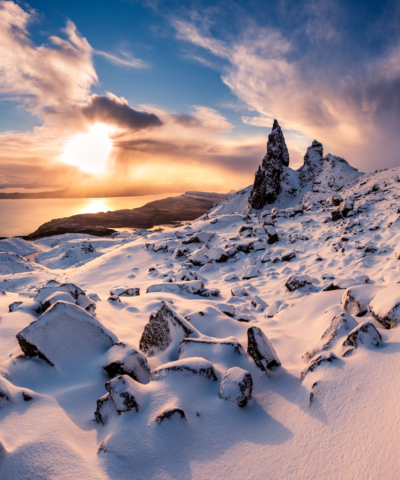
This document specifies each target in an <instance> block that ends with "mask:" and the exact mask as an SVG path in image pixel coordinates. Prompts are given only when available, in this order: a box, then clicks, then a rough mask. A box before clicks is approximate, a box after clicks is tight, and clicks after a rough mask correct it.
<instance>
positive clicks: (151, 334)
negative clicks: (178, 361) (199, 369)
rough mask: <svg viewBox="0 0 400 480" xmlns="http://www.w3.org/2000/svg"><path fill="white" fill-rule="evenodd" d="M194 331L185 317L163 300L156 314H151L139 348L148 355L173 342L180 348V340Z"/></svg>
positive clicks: (164, 348)
mask: <svg viewBox="0 0 400 480" xmlns="http://www.w3.org/2000/svg"><path fill="white" fill-rule="evenodd" d="M193 331H194V330H193V329H192V327H191V325H190V324H189V323H188V322H187V321H186V320H185V319H184V318H183V317H181V316H180V315H178V314H177V313H176V312H175V311H174V310H173V309H172V308H171V307H170V306H169V305H168V304H167V303H165V302H163V305H162V307H161V308H160V310H159V311H158V312H157V313H156V314H155V315H151V317H150V320H149V322H148V323H147V324H146V326H145V327H144V331H143V334H142V337H141V339H140V343H139V349H140V350H141V351H142V352H144V353H145V354H146V355H147V356H148V357H151V356H153V355H157V353H158V352H162V351H165V350H167V348H168V347H169V346H170V345H172V344H173V343H177V345H176V349H178V348H179V347H178V346H179V342H180V341H181V340H183V339H184V338H186V337H188V336H189V335H191V334H192V333H193ZM177 353H178V352H177ZM176 358H177V355H176Z"/></svg>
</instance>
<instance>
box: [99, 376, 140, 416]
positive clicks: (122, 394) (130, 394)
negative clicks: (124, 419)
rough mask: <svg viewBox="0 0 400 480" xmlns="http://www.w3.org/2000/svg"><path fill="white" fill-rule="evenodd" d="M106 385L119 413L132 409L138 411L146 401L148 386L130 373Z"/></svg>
mask: <svg viewBox="0 0 400 480" xmlns="http://www.w3.org/2000/svg"><path fill="white" fill-rule="evenodd" d="M105 386H106V389H107V391H108V393H109V394H110V397H111V400H112V402H113V404H114V407H115V409H116V411H117V413H118V414H121V413H123V412H130V411H131V410H134V411H136V412H138V411H139V409H140V408H141V407H142V406H143V405H144V404H145V402H146V397H147V391H146V387H145V386H144V385H142V384H140V383H138V382H136V381H135V380H133V379H132V378H131V377H128V375H121V376H119V377H115V378H113V379H112V380H109V381H108V382H107V383H106V385H105Z"/></svg>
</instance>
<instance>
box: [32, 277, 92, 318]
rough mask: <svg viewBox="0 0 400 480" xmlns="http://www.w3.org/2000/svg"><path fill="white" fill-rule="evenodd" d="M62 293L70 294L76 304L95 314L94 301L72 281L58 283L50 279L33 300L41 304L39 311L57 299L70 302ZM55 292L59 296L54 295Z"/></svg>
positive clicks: (42, 310)
mask: <svg viewBox="0 0 400 480" xmlns="http://www.w3.org/2000/svg"><path fill="white" fill-rule="evenodd" d="M62 293H66V294H68V295H70V296H71V297H72V298H73V300H74V301H75V303H76V305H79V306H80V307H82V308H83V309H84V310H86V311H87V312H89V313H90V314H91V315H95V310H96V303H95V302H94V300H92V299H91V298H90V297H88V296H87V295H86V293H85V292H84V291H83V290H82V289H81V288H80V287H78V285H75V284H74V283H60V282H57V281H56V280H50V281H49V282H47V283H46V285H45V286H44V287H42V288H40V289H39V291H38V293H37V294H36V296H35V301H36V302H38V303H40V304H41V313H43V312H44V311H45V310H46V309H47V308H49V306H51V305H53V304H54V303H56V302H57V301H58V300H62V301H64V302H70V298H69V297H67V296H65V295H62ZM55 294H59V296H56V295H55ZM39 313H40V312H39Z"/></svg>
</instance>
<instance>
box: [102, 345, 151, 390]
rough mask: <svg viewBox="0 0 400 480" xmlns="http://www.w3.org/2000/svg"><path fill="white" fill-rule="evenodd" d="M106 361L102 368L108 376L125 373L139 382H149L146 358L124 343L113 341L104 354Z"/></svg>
mask: <svg viewBox="0 0 400 480" xmlns="http://www.w3.org/2000/svg"><path fill="white" fill-rule="evenodd" d="M106 363H107V364H106V365H105V366H104V367H103V369H104V370H105V371H106V372H107V373H108V375H109V376H110V377H115V376H116V375H125V374H126V375H129V376H130V377H132V378H133V379H134V380H136V381H137V382H139V383H149V382H150V368H149V366H148V364H147V358H146V357H145V356H144V355H143V354H142V353H140V352H139V351H138V350H136V348H134V347H132V346H130V345H128V344H126V343H123V342H118V343H114V345H112V346H111V348H110V350H109V351H108V352H107V354H106Z"/></svg>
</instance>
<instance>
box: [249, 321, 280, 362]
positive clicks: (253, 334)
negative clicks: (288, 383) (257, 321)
mask: <svg viewBox="0 0 400 480" xmlns="http://www.w3.org/2000/svg"><path fill="white" fill-rule="evenodd" d="M247 339H248V345H247V353H248V354H249V355H250V356H251V357H252V358H253V360H254V362H255V364H256V365H257V367H258V368H259V369H260V370H263V371H271V370H274V369H275V368H276V367H279V365H281V362H280V361H279V358H278V355H277V354H276V352H275V349H274V347H273V346H272V344H271V342H270V341H269V340H268V338H267V337H266V336H265V335H264V333H263V332H262V331H261V330H260V329H259V328H258V327H250V328H249V329H248V330H247Z"/></svg>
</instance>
